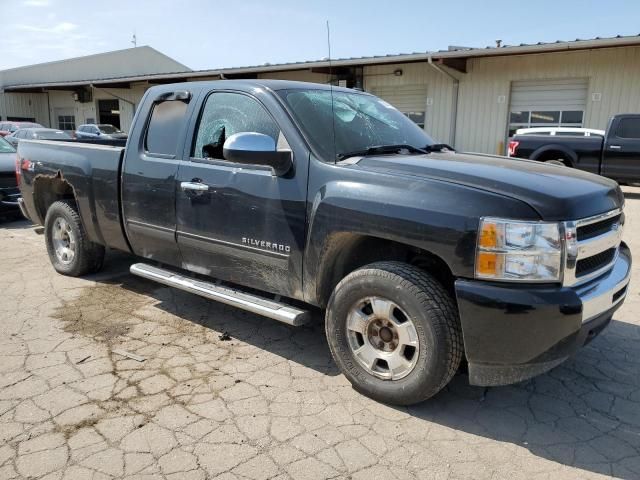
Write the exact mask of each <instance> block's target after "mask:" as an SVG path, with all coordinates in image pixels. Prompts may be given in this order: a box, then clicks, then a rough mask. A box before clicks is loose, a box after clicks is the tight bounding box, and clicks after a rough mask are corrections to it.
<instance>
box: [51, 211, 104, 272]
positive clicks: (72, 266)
mask: <svg viewBox="0 0 640 480" xmlns="http://www.w3.org/2000/svg"><path fill="white" fill-rule="evenodd" d="M44 233H45V241H46V244H47V252H48V254H49V260H50V261H51V264H52V265H53V268H55V269H56V271H57V272H59V273H62V274H64V275H69V276H72V277H78V276H81V275H85V274H87V273H93V272H97V271H99V270H100V269H101V268H102V264H103V261H104V247H103V246H102V245H99V244H97V243H94V242H92V241H90V240H89V239H88V238H87V234H86V232H85V230H84V227H83V226H82V222H81V221H80V216H79V215H78V212H77V211H76V210H75V204H74V203H73V202H72V201H69V200H60V201H58V202H54V203H53V204H52V205H51V206H50V207H49V210H47V216H46V218H45V222H44Z"/></svg>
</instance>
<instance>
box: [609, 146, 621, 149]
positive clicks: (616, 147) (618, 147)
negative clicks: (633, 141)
mask: <svg viewBox="0 0 640 480" xmlns="http://www.w3.org/2000/svg"><path fill="white" fill-rule="evenodd" d="M609 148H610V149H611V150H620V149H621V148H622V147H621V146H620V145H609Z"/></svg>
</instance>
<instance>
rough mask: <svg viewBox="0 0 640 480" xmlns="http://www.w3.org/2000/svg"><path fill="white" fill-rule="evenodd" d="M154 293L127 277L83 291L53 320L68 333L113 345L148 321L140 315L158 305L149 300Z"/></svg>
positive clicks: (60, 308)
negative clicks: (152, 305) (139, 313)
mask: <svg viewBox="0 0 640 480" xmlns="http://www.w3.org/2000/svg"><path fill="white" fill-rule="evenodd" d="M152 286H154V285H152ZM152 291H153V289H152V288H150V286H149V285H146V284H145V282H140V281H137V280H132V279H131V278H130V277H128V276H126V277H125V276H123V277H121V278H119V279H115V280H114V281H111V282H110V283H108V284H102V285H98V286H90V287H86V288H84V289H82V292H81V293H80V295H78V296H77V297H76V298H75V299H73V300H71V301H68V302H65V303H64V304H63V305H62V306H60V307H58V308H57V309H56V310H55V312H54V314H53V317H54V318H57V319H59V320H61V321H62V322H63V323H64V327H63V329H64V331H66V332H69V333H73V334H80V335H83V336H86V337H90V338H92V339H94V340H96V341H101V342H106V343H112V341H113V340H115V339H116V338H118V337H120V336H123V335H126V333H127V332H128V331H129V330H130V329H131V327H132V326H133V325H134V324H135V323H138V322H139V321H140V320H146V319H143V318H141V317H140V316H139V315H137V314H136V311H137V310H139V309H140V308H142V307H144V306H146V305H150V304H152V303H153V302H154V299H153V298H150V297H149V296H147V294H148V293H151V292H152Z"/></svg>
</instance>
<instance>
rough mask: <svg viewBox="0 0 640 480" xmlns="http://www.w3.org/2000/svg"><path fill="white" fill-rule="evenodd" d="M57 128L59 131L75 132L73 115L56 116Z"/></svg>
mask: <svg viewBox="0 0 640 480" xmlns="http://www.w3.org/2000/svg"><path fill="white" fill-rule="evenodd" d="M58 128H59V129H60V130H75V129H76V117H74V116H73V115H58Z"/></svg>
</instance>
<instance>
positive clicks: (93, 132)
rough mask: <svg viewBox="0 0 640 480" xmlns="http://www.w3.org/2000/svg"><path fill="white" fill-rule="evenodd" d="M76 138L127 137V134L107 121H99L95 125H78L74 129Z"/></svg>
mask: <svg viewBox="0 0 640 480" xmlns="http://www.w3.org/2000/svg"><path fill="white" fill-rule="evenodd" d="M76 138H77V139H78V140H82V139H86V138H89V139H91V138H102V139H107V138H110V139H119V138H124V139H126V138H127V134H126V133H124V132H123V131H121V130H119V129H118V128H116V127H114V126H113V125H109V124H107V123H100V124H97V125H94V124H86V125H80V126H79V127H78V129H77V130H76Z"/></svg>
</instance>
